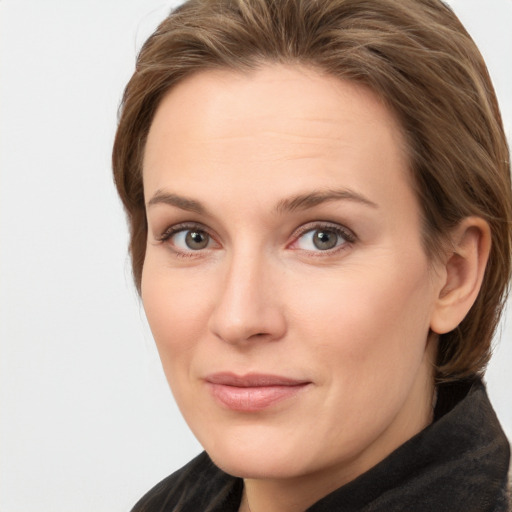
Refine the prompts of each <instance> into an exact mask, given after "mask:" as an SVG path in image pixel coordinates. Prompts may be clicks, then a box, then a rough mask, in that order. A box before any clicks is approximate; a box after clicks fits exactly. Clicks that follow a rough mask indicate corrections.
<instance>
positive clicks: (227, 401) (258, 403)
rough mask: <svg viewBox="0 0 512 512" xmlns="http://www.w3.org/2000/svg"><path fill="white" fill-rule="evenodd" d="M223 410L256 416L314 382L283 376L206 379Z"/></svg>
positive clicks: (216, 376) (223, 375)
mask: <svg viewBox="0 0 512 512" xmlns="http://www.w3.org/2000/svg"><path fill="white" fill-rule="evenodd" d="M205 381H206V384H207V386H208V388H209V390H210V392H211V393H212V395H213V397H214V398H215V399H216V400H217V402H219V403H220V405H221V406H223V407H226V408H228V409H231V410H233V411H240V412H257V411H261V410H264V409H267V408H269V407H271V406H273V405H275V404H277V403H278V402H282V401H283V400H287V399H289V398H292V397H294V396H295V395H296V394H297V393H299V392H300V391H302V390H304V389H305V388H306V387H308V386H309V385H310V384H311V382H310V381H306V380H297V379H290V378H288V377H283V376H280V375H266V374H247V375H240V376H239V375H235V374H233V373H215V374H212V375H209V376H207V377H206V378H205Z"/></svg>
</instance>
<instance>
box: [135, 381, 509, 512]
mask: <svg viewBox="0 0 512 512" xmlns="http://www.w3.org/2000/svg"><path fill="white" fill-rule="evenodd" d="M509 459H510V447H509V444H508V442H507V439H506V437H505V435H504V433H503V431H502V429H501V427H500V425H499V423H498V419H497V418H496V415H495V413H494V411H493V409H492V406H491V404H490V403H489V400H488V398H487V394H486V392H485V388H484V386H483V384H482V383H481V382H480V381H478V380H477V381H473V382H465V383H457V384H447V385H442V386H440V388H439V394H438V401H437V405H436V410H435V419H434V422H433V423H432V424H431V425H429V426H428V427H427V428H425V429H424V430H423V431H421V432H420V433H418V434H417V435H416V436H414V437H413V438H411V439H410V440H409V441H407V442H406V443H404V444H403V445H402V446H400V447H399V448H397V449H396V450H395V451H394V452H393V453H391V454H390V455H389V456H388V457H386V458H385V459H384V460H383V461H381V462H380V463H378V464H377V465H376V466H374V467H373V468H371V469H370V470H369V471H367V472H366V473H364V474H362V475H360V476H359V477H358V478H356V479H355V480H353V481H352V482H350V483H348V484H346V485H344V486H342V487H340V488H339V489H337V490H336V491H334V492H332V493H331V494H329V495H327V496H325V497H324V498H323V499H321V500H320V501H318V502H317V503H315V504H314V505H313V506H311V507H310V508H308V509H307V510H308V512H459V511H460V512H508V511H509V508H508V507H509V501H508V500H509V498H508V492H507V473H508V467H509ZM242 489H243V482H242V480H241V479H239V478H235V477H232V476H230V475H227V474H226V473H224V472H223V471H221V470H220V469H219V468H217V467H216V466H215V465H214V464H213V463H212V462H211V460H210V459H209V457H208V455H206V453H204V452H203V453H202V454H201V455H199V456H198V457H196V458H195V459H193V460H192V461H191V462H189V463H188V464H187V465H186V466H184V467H183V468H182V469H180V470H179V471H177V472H175V473H174V474H172V475H171V476H169V477H167V478H166V479H165V480H163V481H162V482H160V483H159V484H158V485H157V486H155V487H154V488H153V489H152V490H151V491H149V493H148V494H146V495H145V496H144V497H143V498H142V499H141V500H140V501H139V502H138V503H137V504H136V505H135V507H134V508H133V510H132V512H171V511H175V512H178V511H179V512H237V511H238V507H239V505H240V499H241V496H242Z"/></svg>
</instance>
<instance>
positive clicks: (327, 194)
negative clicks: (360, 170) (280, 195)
mask: <svg viewBox="0 0 512 512" xmlns="http://www.w3.org/2000/svg"><path fill="white" fill-rule="evenodd" d="M340 200H346V201H354V202H356V203H361V204H363V205H366V206H370V207H372V208H378V205H377V204H376V203H374V202H373V201H370V200H369V199H368V198H366V197H365V196H363V195H362V194H359V193H358V192H355V191H353V190H350V189H339V190H332V189H328V190H319V191H316V192H308V193H305V194H299V195H296V196H293V197H290V198H288V199H283V200H281V201H279V202H278V203H277V206H276V211H277V212H278V213H284V212H293V211H297V210H307V209H309V208H313V207H315V206H318V205H320V204H322V203H327V202H329V201H340Z"/></svg>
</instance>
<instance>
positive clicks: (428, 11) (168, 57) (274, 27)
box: [113, 0, 512, 380]
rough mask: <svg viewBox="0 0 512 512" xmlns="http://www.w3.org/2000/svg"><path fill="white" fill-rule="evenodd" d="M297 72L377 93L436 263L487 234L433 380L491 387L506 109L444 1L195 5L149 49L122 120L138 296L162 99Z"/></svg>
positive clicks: (507, 269)
mask: <svg viewBox="0 0 512 512" xmlns="http://www.w3.org/2000/svg"><path fill="white" fill-rule="evenodd" d="M266 62H278V63H286V64H293V63H300V64H302V65H309V66H311V67H314V68H316V69H319V70H321V71H322V72H324V73H325V72H326V73H328V74H330V75H333V76H336V77H339V78H342V79H349V80H352V81H355V82H358V83H361V84H364V85H366V86H368V87H370V88H371V89H372V90H373V91H374V92H375V93H376V94H378V95H379V96H380V97H381V98H382V99H383V100H384V101H385V102H386V103H387V104H388V106H389V107H390V108H391V110H392V111H393V112H394V113H395V115H397V117H398V119H399V121H400V122H401V125H402V128H403V131H404V134H405V137H406V140H407V143H408V150H409V155H410V168H411V173H412V176H413V178H414V184H415V188H416V192H417V196H418V200H419V203H420V205H421V208H422V212H423V220H424V230H423V231H424V233H423V238H424V245H425V250H426V252H427V254H428V255H429V256H430V257H435V256H436V254H438V253H439V251H440V249H441V246H442V242H443V240H445V239H446V236H447V234H448V233H449V232H450V231H451V229H452V228H453V227H454V226H456V225H457V224H458V223H459V222H460V221H461V220H462V219H463V218H465V217H468V216H472V215H475V216H478V217H481V218H483V219H485V220H486V221H487V222H488V223H489V225H490V228H491V236H492V248H491V254H490V259H489V262H488V265H487V268H486V273H485V277H484V282H483V285H482V288H481V290H480V293H479V295H478V298H477V300H476V302H475V304H474V305H473V307H472V308H471V310H470V312H469V313H468V315H467V316H466V318H465V319H464V320H463V321H462V323H461V324H460V325H459V327H457V329H455V330H454V331H452V332H449V333H447V334H444V335H441V336H440V343H439V353H438V361H437V363H438V364H437V376H438V379H440V380H453V379H460V378H464V377H469V376H473V375H475V374H479V373H482V372H483V371H484V368H485V365H486V363H487V361H488V359H489V356H490V350H491V340H492V337H493V334H494V332H495V330H496V327H497V324H498V321H499V318H500V315H501V311H502V308H503V305H504V302H505V299H506V295H507V290H508V283H509V279H510V273H511V252H512V251H511V247H512V240H511V237H512V235H511V226H512V198H511V184H510V162H509V152H508V147H507V142H506V138H505V135H504V131H503V126H502V122H501V116H500V112H499V109H498V104H497V100H496V97H495V94H494V90H493V87H492V84H491V80H490V78H489V75H488V72H487V69H486V66H485V64H484V62H483V59H482V56H481V55H480V53H479V51H478V49H477V47H476V45H475V44H474V42H473V41H472V39H471V37H470V36H469V35H468V33H467V32H466V30H465V29H464V27H463V26H462V25H461V23H460V22H459V20H458V19H457V17H456V16H455V14H454V13H453V12H452V11H451V9H450V8H449V7H447V6H446V5H445V4H444V3H442V2H441V1H440V0H189V1H188V2H186V3H185V4H183V5H182V6H181V7H179V8H178V9H176V10H175V11H174V12H172V13H171V14H170V15H169V16H168V17H167V18H166V19H165V20H164V21H163V22H162V23H161V25H160V26H159V27H158V29H157V30H156V31H155V32H154V34H153V35H151V37H150V38H149V39H148V40H147V41H146V43H145V44H144V46H143V48H142V50H141V51H140V54H139V56H138V59H137V64H136V70H135V72H134V74H133V76H132V78H131V80H130V81H129V83H128V85H127V87H126V89H125V92H124V96H123V101H122V105H121V109H120V119H119V126H118V130H117V135H116V139H115V144H114V151H113V169H114V177H115V183H116V186H117V189H118V192H119V195H120V197H121V199H122V201H123V204H124V206H125V209H126V212H127V215H128V220H129V224H130V235H131V241H130V253H131V258H132V268H133V274H134V278H135V283H136V286H137V289H138V290H139V292H140V283H141V275H142V266H143V263H144V256H145V248H146V238H147V221H146V213H145V207H144V191H143V185H142V159H143V154H144V147H145V142H146V138H147V134H148V131H149V128H150V125H151V122H152V119H153V116H154V114H155V111H156V109H157V108H158V106H159V103H160V101H161V100H162V98H163V96H164V95H165V94H166V93H167V92H168V91H169V89H171V88H172V87H173V86H174V85H175V84H176V83H177V82H179V81H180V80H182V79H183V78H184V77H187V76H190V75H191V74H193V73H196V72H199V71H201V70H206V69H212V68H227V69H232V70H239V71H242V72H243V71H244V70H248V69H251V68H255V67H258V66H260V65H262V64H264V63H266Z"/></svg>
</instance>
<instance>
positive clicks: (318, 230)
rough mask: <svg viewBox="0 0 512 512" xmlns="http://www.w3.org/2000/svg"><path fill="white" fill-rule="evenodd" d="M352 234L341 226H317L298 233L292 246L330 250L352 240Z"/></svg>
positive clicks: (313, 249) (307, 249)
mask: <svg viewBox="0 0 512 512" xmlns="http://www.w3.org/2000/svg"><path fill="white" fill-rule="evenodd" d="M354 238H355V237H354V236H353V235H352V234H351V233H350V232H348V231H347V230H345V229H343V228H342V227H341V226H318V227H315V228H313V229H307V228H306V230H305V231H303V232H302V234H300V235H299V236H298V237H297V239H296V241H295V243H294V246H295V247H294V248H296V249H301V250H304V251H316V252H318V251H330V250H332V249H336V248H338V247H341V246H343V245H345V244H347V243H350V242H353V241H354Z"/></svg>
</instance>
